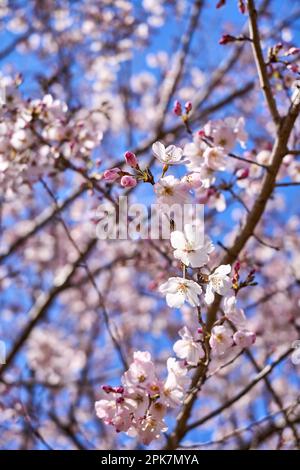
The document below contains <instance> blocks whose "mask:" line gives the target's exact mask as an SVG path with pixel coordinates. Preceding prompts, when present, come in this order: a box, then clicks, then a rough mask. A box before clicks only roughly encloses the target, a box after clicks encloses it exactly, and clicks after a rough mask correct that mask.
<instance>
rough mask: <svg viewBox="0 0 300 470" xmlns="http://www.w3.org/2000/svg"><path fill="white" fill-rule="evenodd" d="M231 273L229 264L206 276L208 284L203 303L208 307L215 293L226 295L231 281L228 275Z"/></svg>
mask: <svg viewBox="0 0 300 470" xmlns="http://www.w3.org/2000/svg"><path fill="white" fill-rule="evenodd" d="M230 271H231V266H230V264H222V265H221V266H219V267H218V268H217V269H216V270H215V271H214V272H213V273H212V274H210V275H209V276H208V279H209V283H208V285H207V286H206V292H205V297H204V299H205V302H206V303H207V304H208V305H210V304H211V303H212V302H213V301H214V298H215V294H214V293H215V292H216V293H217V294H220V295H227V294H228V293H229V291H230V287H231V280H230V278H229V277H228V274H229V273H230Z"/></svg>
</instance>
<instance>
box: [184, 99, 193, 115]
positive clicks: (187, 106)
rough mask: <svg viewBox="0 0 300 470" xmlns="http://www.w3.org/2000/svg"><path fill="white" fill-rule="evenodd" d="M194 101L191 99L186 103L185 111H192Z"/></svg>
mask: <svg viewBox="0 0 300 470" xmlns="http://www.w3.org/2000/svg"><path fill="white" fill-rule="evenodd" d="M192 107H193V105H192V102H191V101H187V102H186V103H185V105H184V108H185V112H186V113H187V114H188V113H189V112H190V111H192Z"/></svg>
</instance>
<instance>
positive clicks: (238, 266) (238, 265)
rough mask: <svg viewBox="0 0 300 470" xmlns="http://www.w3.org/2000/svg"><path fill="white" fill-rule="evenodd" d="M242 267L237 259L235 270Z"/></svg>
mask: <svg viewBox="0 0 300 470" xmlns="http://www.w3.org/2000/svg"><path fill="white" fill-rule="evenodd" d="M240 269H241V263H240V262H239V261H237V262H236V263H235V265H234V270H235V271H239V270H240Z"/></svg>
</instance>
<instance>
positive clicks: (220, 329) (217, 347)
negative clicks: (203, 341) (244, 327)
mask: <svg viewBox="0 0 300 470" xmlns="http://www.w3.org/2000/svg"><path fill="white" fill-rule="evenodd" d="M209 344H210V347H211V349H212V351H213V353H214V354H216V355H217V356H220V355H223V354H225V353H226V352H227V351H228V349H229V348H230V347H231V346H233V332H232V330H231V329H230V328H229V327H226V326H224V325H218V326H214V327H213V329H212V331H211V337H210V340H209Z"/></svg>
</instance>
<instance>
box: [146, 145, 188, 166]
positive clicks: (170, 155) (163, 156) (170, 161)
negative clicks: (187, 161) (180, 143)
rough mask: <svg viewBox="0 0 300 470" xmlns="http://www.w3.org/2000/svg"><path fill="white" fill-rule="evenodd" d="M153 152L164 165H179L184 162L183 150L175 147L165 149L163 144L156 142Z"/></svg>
mask: <svg viewBox="0 0 300 470" xmlns="http://www.w3.org/2000/svg"><path fill="white" fill-rule="evenodd" d="M152 152H153V154H154V156H155V157H156V158H157V159H158V160H159V161H160V162H161V163H163V164H164V165H179V164H180V163H183V162H184V161H183V160H182V155H183V151H182V149H181V148H179V147H176V146H175V145H169V146H168V147H165V146H164V144H162V143H161V142H154V144H153V145H152Z"/></svg>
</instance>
